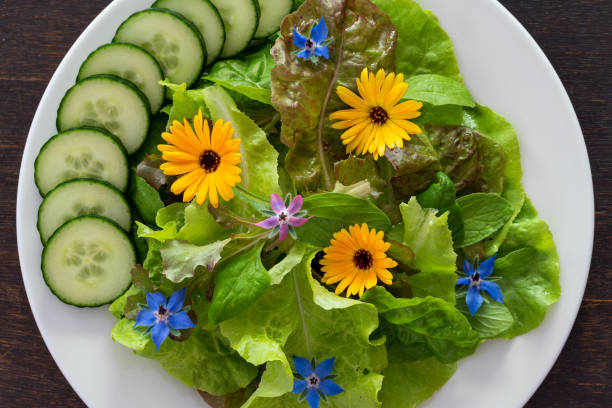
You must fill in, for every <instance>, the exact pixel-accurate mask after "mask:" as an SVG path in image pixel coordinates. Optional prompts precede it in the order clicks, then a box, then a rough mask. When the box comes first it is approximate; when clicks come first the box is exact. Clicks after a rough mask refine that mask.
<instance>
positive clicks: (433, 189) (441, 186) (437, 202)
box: [417, 172, 464, 244]
mask: <svg viewBox="0 0 612 408" xmlns="http://www.w3.org/2000/svg"><path fill="white" fill-rule="evenodd" d="M436 180H437V182H436V183H434V184H432V185H430V186H429V188H427V190H425V191H423V192H422V193H420V194H419V195H417V201H418V202H419V204H420V205H421V207H423V208H435V209H437V210H438V214H443V213H445V212H446V211H448V227H449V228H450V230H451V231H452V233H453V242H454V243H455V244H456V243H458V242H461V241H462V240H463V235H464V231H463V215H462V214H461V207H459V205H458V204H457V202H456V201H455V196H456V191H455V184H454V183H453V181H452V180H451V179H450V177H448V176H447V175H446V174H444V173H442V172H439V173H437V174H436Z"/></svg>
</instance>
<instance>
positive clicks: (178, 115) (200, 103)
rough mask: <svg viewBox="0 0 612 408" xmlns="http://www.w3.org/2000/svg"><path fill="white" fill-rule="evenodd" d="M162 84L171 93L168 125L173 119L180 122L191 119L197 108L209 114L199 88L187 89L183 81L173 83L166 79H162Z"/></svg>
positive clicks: (196, 112)
mask: <svg viewBox="0 0 612 408" xmlns="http://www.w3.org/2000/svg"><path fill="white" fill-rule="evenodd" d="M162 85H164V86H166V87H167V88H168V89H169V90H170V92H171V93H172V107H171V108H170V112H169V113H168V126H169V125H171V124H172V123H173V122H174V121H175V120H176V121H179V122H180V123H183V121H184V120H185V119H187V120H188V121H190V120H192V119H193V118H194V117H195V116H196V115H197V114H198V111H199V110H202V114H203V115H204V116H206V117H208V116H209V114H208V109H207V108H206V104H205V103H204V99H203V98H202V93H201V91H200V90H198V89H195V90H187V86H186V85H185V84H184V83H183V84H180V85H175V84H172V83H170V82H168V80H165V81H163V82H162Z"/></svg>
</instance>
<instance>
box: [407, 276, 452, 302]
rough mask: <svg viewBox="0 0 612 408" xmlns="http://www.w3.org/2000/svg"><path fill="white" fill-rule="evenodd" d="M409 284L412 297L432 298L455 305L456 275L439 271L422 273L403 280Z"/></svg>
mask: <svg viewBox="0 0 612 408" xmlns="http://www.w3.org/2000/svg"><path fill="white" fill-rule="evenodd" d="M405 280H406V282H408V284H410V288H411V290H412V296H414V297H426V296H433V297H437V298H440V299H444V300H446V301H447V302H449V303H451V304H454V303H455V285H456V283H457V275H456V274H454V273H452V274H451V273H449V272H441V271H422V272H420V273H416V274H414V275H408V276H407V277H406V278H405Z"/></svg>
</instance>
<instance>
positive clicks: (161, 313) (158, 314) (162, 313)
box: [155, 305, 170, 322]
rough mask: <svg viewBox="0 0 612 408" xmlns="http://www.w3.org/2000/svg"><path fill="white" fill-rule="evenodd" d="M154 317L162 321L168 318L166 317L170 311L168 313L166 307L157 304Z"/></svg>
mask: <svg viewBox="0 0 612 408" xmlns="http://www.w3.org/2000/svg"><path fill="white" fill-rule="evenodd" d="M155 317H156V318H157V320H160V321H162V322H163V321H166V320H168V318H169V317H170V313H168V309H166V308H165V307H163V306H162V305H159V308H158V309H157V312H155Z"/></svg>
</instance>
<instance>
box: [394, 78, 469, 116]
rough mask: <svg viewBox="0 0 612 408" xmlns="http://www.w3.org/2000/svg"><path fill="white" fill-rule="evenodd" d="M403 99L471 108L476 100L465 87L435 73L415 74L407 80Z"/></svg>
mask: <svg viewBox="0 0 612 408" xmlns="http://www.w3.org/2000/svg"><path fill="white" fill-rule="evenodd" d="M408 84H409V87H408V90H407V91H406V94H405V95H404V99H414V100H417V101H420V102H427V103H429V104H431V105H459V106H468V107H470V108H473V107H474V106H476V102H474V99H473V98H472V95H470V92H469V91H468V90H467V88H466V87H465V86H464V85H463V84H462V83H461V82H458V81H456V80H454V79H451V78H449V77H445V76H442V75H436V74H423V75H415V76H413V77H411V78H410V79H409V80H408Z"/></svg>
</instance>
